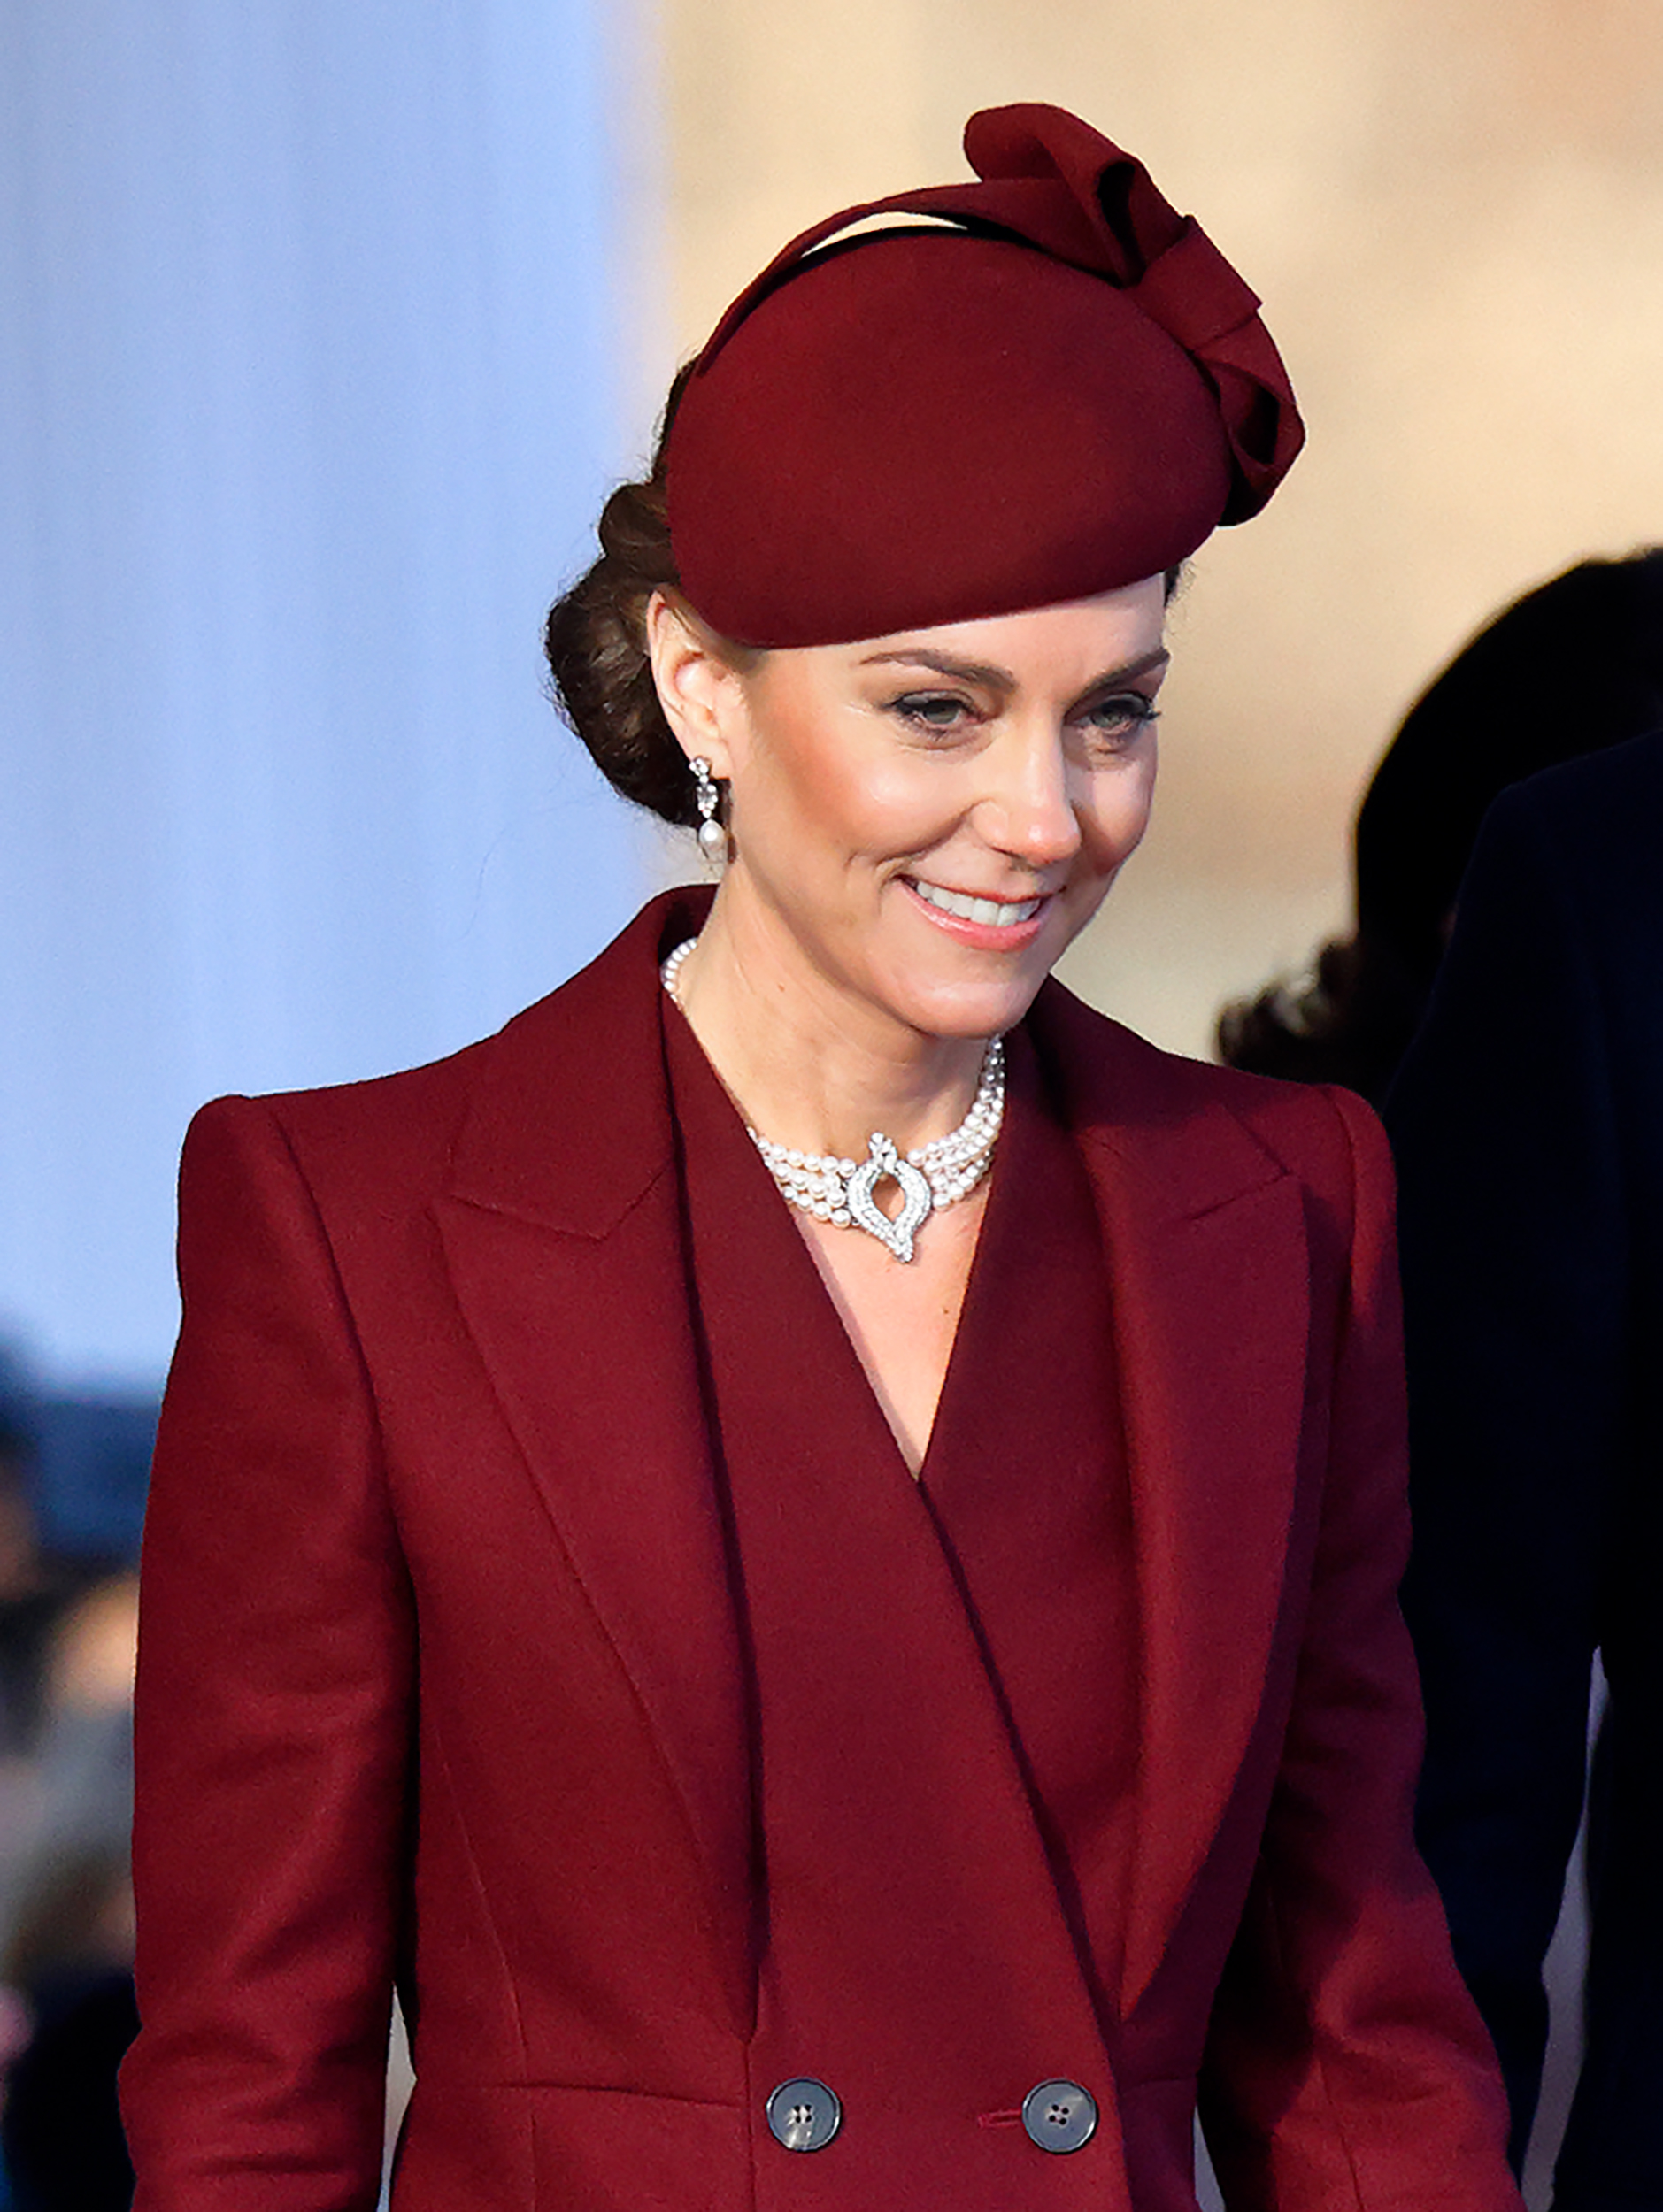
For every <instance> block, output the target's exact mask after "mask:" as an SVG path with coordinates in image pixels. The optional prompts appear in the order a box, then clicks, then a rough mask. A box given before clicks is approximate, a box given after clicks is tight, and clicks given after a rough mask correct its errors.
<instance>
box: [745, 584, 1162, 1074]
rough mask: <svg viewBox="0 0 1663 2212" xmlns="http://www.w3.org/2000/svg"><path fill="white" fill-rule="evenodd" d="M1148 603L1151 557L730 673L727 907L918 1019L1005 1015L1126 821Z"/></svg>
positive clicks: (820, 982)
mask: <svg viewBox="0 0 1663 2212" xmlns="http://www.w3.org/2000/svg"><path fill="white" fill-rule="evenodd" d="M1165 612H1166V588H1165V584H1164V582H1163V580H1162V579H1161V578H1159V577H1158V576H1157V577H1151V578H1149V579H1148V580H1145V581H1144V582H1142V583H1138V584H1133V585H1130V586H1128V587H1127V588H1125V589H1123V590H1120V591H1113V592H1106V593H1105V594H1103V595H1101V596H1099V597H1097V598H1092V599H1083V600H1078V601H1074V602H1073V603H1069V604H1067V605H1063V606H1053V607H1041V608H1036V609H1033V610H1030V611H1027V612H1024V613H1021V614H1013V615H1001V616H996V617H992V618H988V619H985V620H980V621H974V622H960V623H951V624H946V625H943V626H938V627H934V628H928V629H921V630H913V631H907V632H903V633H900V634H897V635H895V636H891V637H883V638H874V639H867V640H864V641H860V642H858V643H856V644H852V645H833V646H813V647H807V648H801V649H788V650H781V651H776V652H771V653H767V654H764V655H762V656H761V657H759V658H758V659H756V660H755V661H753V662H752V663H751V664H750V665H749V666H748V667H746V668H743V669H735V670H730V671H728V672H727V674H726V675H725V676H724V678H723V679H722V680H721V681H720V683H719V684H717V685H715V686H714V687H713V688H712V700H713V705H714V708H715V711H714V715H713V726H714V728H715V730H716V736H715V737H714V738H713V739H712V740H711V741H709V744H708V746H707V749H710V750H711V751H712V757H713V758H714V765H715V769H716V772H717V774H718V775H719V776H723V777H725V778H727V779H728V782H729V810H730V812H729V820H730V827H731V831H732V837H733V850H734V857H733V859H732V861H731V863H730V865H729V868H728V876H727V879H726V881H725V883H724V886H723V889H722V901H723V904H724V906H725V907H726V908H727V910H728V921H729V922H730V923H731V924H734V925H737V926H739V927H741V928H743V930H744V932H745V937H744V941H745V942H746V943H747V944H756V943H758V941H760V942H762V943H764V944H766V946H767V947H768V948H769V949H770V952H771V954H773V955H774V956H777V957H778V959H779V960H780V961H781V962H782V963H783V964H784V967H783V972H784V973H785V974H786V975H788V976H789V974H790V973H791V972H792V970H793V968H794V967H795V969H796V971H797V973H798V974H799V975H800V976H801V978H802V979H803V980H804V981H805V983H807V982H809V981H810V980H811V979H812V987H813V988H814V989H815V991H816V992H817V993H823V992H824V991H825V990H827V989H828V988H829V990H830V992H831V993H832V995H833V996H834V997H835V999H838V1000H843V1001H844V1002H857V1003H858V1005H859V1006H860V1008H861V1009H862V1010H866V1011H869V1012H875V1013H879V1014H881V1015H883V1016H886V1017H888V1018H889V1019H891V1020H893V1021H895V1022H897V1023H899V1024H901V1025H905V1027H906V1028H908V1029H911V1030H912V1031H913V1032H915V1033H922V1034H925V1035H930V1036H936V1037H941V1036H954V1037H982V1036H986V1035H989V1034H990V1033H993V1032H995V1031H998V1030H1004V1029H1008V1028H1009V1027H1010V1026H1011V1025H1012V1024H1013V1023H1014V1022H1017V1021H1019V1020H1020V1018H1021V1017H1022V1015H1023V1014H1024V1013H1025V1012H1026V1011H1027V1009H1028V1003H1029V1002H1030V1001H1031V1000H1032V998H1033V996H1034V994H1035V992H1036V990H1037V989H1038V987H1039V986H1040V983H1041V982H1042V981H1043V979H1044V977H1045V976H1046V974H1047V973H1048V972H1050V970H1051V967H1052V966H1053V965H1054V964H1055V963H1056V961H1057V959H1058V958H1059V956H1060V955H1061V953H1062V952H1063V950H1064V949H1065V948H1066V946H1067V945H1068V944H1069V943H1071V942H1072V941H1073V940H1074V937H1075V936H1077V935H1078V933H1079V932H1080V931H1081V930H1082V928H1083V927H1084V926H1085V925H1086V923H1087V922H1089V920H1090V918H1091V917H1092V916H1093V915H1094V914H1095V913H1096V912H1097V907H1098V905H1099V904H1100V903H1101V902H1102V899H1103V897H1104V895H1105V892H1106V891H1107V890H1108V887H1109V886H1110V885H1111V884H1112V883H1113V880H1114V878H1115V876H1116V874H1117V873H1118V872H1119V871H1120V864H1121V863H1122V862H1123V861H1124V860H1125V859H1126V858H1127V856H1128V855H1129V854H1130V853H1131V852H1132V851H1133V849H1135V847H1136V844H1137V842H1138V841H1139V839H1140V838H1141V837H1142V836H1143V830H1144V827H1145V825H1146V824H1147V822H1148V819H1149V810H1150V800H1151V794H1152V791H1153V788H1154V781H1155V728H1154V723H1155V709H1154V701H1155V696H1156V694H1157V693H1158V691H1159V688H1160V682H1161V678H1162V675H1163V674H1164V672H1165V670H1166V659H1167V656H1166V651H1165V649H1164V647H1163V645H1162V633H1163V628H1164V620H1165ZM718 756H720V757H718ZM757 931H762V932H764V933H765V935H764V937H763V938H762V939H761V940H758V938H757V936H756V934H755V933H756V932H757ZM851 1010H852V1007H851Z"/></svg>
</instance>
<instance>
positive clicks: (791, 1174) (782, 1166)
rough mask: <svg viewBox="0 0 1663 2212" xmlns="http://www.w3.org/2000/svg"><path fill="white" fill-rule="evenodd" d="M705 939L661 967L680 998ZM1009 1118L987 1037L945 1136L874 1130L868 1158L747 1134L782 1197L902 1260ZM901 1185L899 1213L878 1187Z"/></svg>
mask: <svg viewBox="0 0 1663 2212" xmlns="http://www.w3.org/2000/svg"><path fill="white" fill-rule="evenodd" d="M697 942H698V940H697V938H696V937H689V939H688V940H687V941H686V942H685V943H684V944H681V945H678V946H677V947H676V949H675V950H674V952H673V953H672V954H671V955H670V956H669V958H668V959H667V960H666V962H665V964H664V965H663V967H662V968H661V969H660V970H659V974H660V976H661V978H662V979H663V982H664V987H665V989H666V991H667V992H668V993H669V995H670V996H671V997H672V998H673V999H676V1002H677V1003H678V1004H680V1000H679V998H678V997H677V993H676V978H677V977H678V976H679V975H680V973H681V963H682V962H683V961H684V960H685V959H686V958H687V956H688V955H689V952H691V951H692V949H693V948H694V946H695V945H696V944H697ZM1004 1118H1005V1043H1004V1040H1003V1039H1002V1038H999V1037H990V1038H989V1040H988V1048H987V1050H986V1051H985V1052H984V1053H983V1054H982V1075H981V1079H980V1081H979V1082H978V1083H977V1085H976V1094H975V1097H974V1099H973V1100H972V1101H971V1104H970V1111H969V1112H968V1113H967V1114H966V1116H965V1118H964V1119H963V1120H962V1121H961V1122H960V1123H959V1126H958V1128H957V1129H954V1130H951V1131H950V1132H949V1133H948V1134H947V1135H946V1136H944V1137H936V1138H935V1139H934V1141H932V1142H930V1143H928V1144H921V1145H919V1146H918V1147H916V1148H915V1149H913V1150H912V1151H911V1152H906V1153H903V1152H902V1151H900V1149H899V1148H897V1145H896V1144H895V1143H894V1142H893V1141H892V1140H891V1139H890V1138H889V1137H886V1136H885V1135H884V1134H883V1133H882V1130H874V1132H873V1134H872V1138H871V1141H870V1142H869V1144H868V1146H867V1149H866V1158H865V1159H864V1160H862V1161H859V1162H858V1163H857V1162H856V1161H854V1160H845V1159H840V1158H839V1157H838V1156H836V1155H835V1153H829V1152H801V1151H799V1150H798V1149H797V1147H796V1146H795V1145H783V1144H774V1143H773V1142H772V1141H770V1140H769V1139H768V1138H766V1137H764V1136H761V1135H759V1134H758V1132H757V1131H756V1130H754V1129H753V1128H751V1125H750V1124H749V1123H748V1122H747V1124H746V1125H745V1134H746V1135H747V1136H748V1137H749V1138H750V1139H751V1143H752V1144H754V1145H755V1146H756V1148H757V1150H758V1152H759V1153H760V1154H761V1155H762V1158H763V1162H764V1164H765V1165H766V1168H767V1171H768V1172H769V1174H770V1175H772V1176H773V1178H774V1182H775V1184H776V1186H777V1187H778V1188H779V1190H780V1193H781V1196H782V1197H784V1198H785V1199H787V1200H788V1201H789V1203H790V1204H792V1205H793V1206H795V1207H797V1210H799V1212H802V1213H805V1214H809V1215H811V1216H812V1217H813V1218H814V1219H815V1220H816V1221H826V1222H829V1223H830V1224H831V1225H832V1226H833V1227H834V1228H837V1229H864V1230H865V1231H866V1234H867V1235H868V1236H871V1237H876V1239H877V1240H878V1241H879V1243H880V1244H882V1245H884V1246H886V1247H887V1248H888V1249H889V1251H891V1252H892V1253H893V1254H894V1255H895V1256H896V1258H897V1260H910V1259H911V1258H912V1240H913V1238H914V1237H915V1236H916V1235H917V1233H918V1232H919V1230H920V1228H922V1226H923V1225H924V1223H925V1222H926V1221H927V1220H928V1218H929V1216H930V1214H931V1213H932V1212H939V1211H940V1210H941V1209H942V1208H943V1206H951V1205H952V1204H953V1203H954V1202H956V1201H957V1200H959V1199H960V1198H967V1197H968V1196H969V1195H970V1194H971V1192H972V1191H973V1190H974V1189H975V1187H976V1186H977V1184H978V1183H980V1182H981V1181H982V1178H983V1177H984V1176H985V1175H986V1173H987V1171H988V1170H989V1167H991V1165H992V1164H993V1148H994V1146H995V1144H997V1141H998V1135H999V1125H1000V1123H1001V1122H1002V1121H1003V1119H1004ZM886 1176H887V1177H889V1178H891V1179H893V1180H894V1181H895V1182H896V1183H897V1185H898V1186H899V1188H900V1193H901V1209H900V1211H899V1212H898V1213H897V1215H896V1217H895V1218H894V1220H893V1221H891V1220H890V1218H889V1216H888V1215H887V1214H886V1213H885V1212H884V1211H883V1210H882V1208H881V1207H880V1206H878V1204H877V1203H876V1202H875V1201H874V1195H873V1194H874V1190H875V1189H876V1187H877V1186H878V1184H879V1183H881V1182H882V1181H883V1179H885V1177H886Z"/></svg>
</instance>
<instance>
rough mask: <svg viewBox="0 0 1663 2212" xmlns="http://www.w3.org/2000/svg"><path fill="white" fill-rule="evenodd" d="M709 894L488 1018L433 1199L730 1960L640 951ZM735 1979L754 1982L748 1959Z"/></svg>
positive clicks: (659, 1066) (746, 1895) (684, 1359)
mask: <svg viewBox="0 0 1663 2212" xmlns="http://www.w3.org/2000/svg"><path fill="white" fill-rule="evenodd" d="M690 897H691V898H693V899H696V898H697V894H693V895H690ZM701 912H702V910H701V909H699V908H697V906H694V905H692V904H691V903H690V902H689V895H681V896H679V897H678V896H675V895H672V897H670V898H668V899H665V900H658V901H655V902H653V903H652V905H651V906H650V907H648V908H647V909H646V910H645V911H644V912H643V914H642V915H641V916H640V917H639V918H637V919H636V921H635V922H634V923H633V924H632V925H631V926H630V927H629V928H628V929H627V931H626V932H625V933H624V935H623V936H622V937H621V938H620V939H619V940H618V941H617V942H616V943H615V944H614V945H613V946H612V948H611V949H609V950H608V951H607V952H605V953H604V954H603V955H602V956H601V957H600V959H599V960H598V961H597V962H596V963H595V964H593V965H592V966H591V967H589V968H588V969H585V970H584V971H583V972H582V973H581V975H579V976H577V977H575V978H574V979H573V980H572V982H570V983H569V984H567V985H566V987H564V989H562V990H560V991H558V992H556V993H555V994H554V995H553V996H552V997H551V998H549V999H545V1000H543V1002H541V1003H540V1004H539V1005H537V1006H535V1007H533V1008H532V1009H530V1010H529V1011H528V1012H527V1013H526V1014H524V1015H521V1016H520V1018H519V1019H518V1020H516V1021H515V1022H512V1023H511V1024H510V1025H508V1027H507V1028H506V1029H505V1030H504V1031H503V1032H502V1033H500V1035H499V1036H497V1038H495V1039H493V1040H492V1041H491V1042H490V1044H489V1046H488V1047H487V1048H486V1051H485V1056H484V1067H483V1071H482V1074H481V1079H480V1081H479V1083H478V1085H477V1087H476V1088H475V1092H474V1094H473V1102H472V1107H471V1111H470V1116H469V1118H468V1120H467V1122H466V1124H465V1125H464V1127H463V1129H462V1131H461V1133H460V1135H459V1138H458V1146H457V1151H456V1157H455V1164H454V1171H453V1177H452V1182H451V1188H450V1192H449V1194H447V1195H446V1196H444V1197H443V1198H442V1199H441V1200H440V1201H439V1202H438V1207H437V1211H438V1216H439V1228H440V1234H441V1237H442V1239H443V1246H444V1250H445V1255H446V1259H447V1263H448V1264H449V1267H450V1275H451V1280H452V1285H453V1287H454V1289H455V1292H456V1295H457V1299H458V1303H459V1305H460V1307H461V1310H462V1312H463V1315H464V1317H465V1319H466V1324H467V1326H468V1329H469V1332H470V1333H471V1334H472V1336H473V1340H474V1343H475V1345H476V1346H477V1348H478V1350H479V1353H480V1356H481V1360H482V1362H483V1364H484V1366H485V1369H486V1371H487V1374H488V1375H489V1379H490V1382H491V1384H492V1386H493V1388H494V1389H495V1391H496V1393H497V1398H498V1401H499V1402H500V1404H501V1406H502V1409H503V1411H504V1415H505V1417H506V1418H507V1421H508V1424H509V1425H510V1427H511V1429H512V1432H513V1434H514V1437H515V1440H516V1441H517V1442H518V1444H519V1446H520V1451H521V1452H522V1454H523V1455H524V1457H525V1460H526V1463H527V1467H528V1468H529V1470H530V1472H531V1475H532V1477H533V1479H535V1483H536V1485H537V1486H538V1489H539V1491H540V1493H541V1494H542V1497H543V1503H544V1505H545V1507H546V1509H547V1510H548V1514H549V1518H550V1522H551V1523H552V1525H553V1527H554V1530H555V1532H556V1534H557V1536H558V1540H559V1542H560V1544H561V1546H562V1547H563V1548H564V1550H565V1552H566V1556H567V1559H568V1560H569V1562H570V1564H571V1568H572V1571H573V1573H574V1576H575V1578H576V1579H577V1581H578V1583H579V1584H580V1586H581V1589H582V1591H583V1594H584V1595H585V1597H586V1599H587V1600H588V1601H589V1604H590V1605H591V1606H592V1608H593V1609H594V1611H595V1613H596V1614H597V1617H598V1618H599V1621H600V1623H601V1624H602V1626H603V1628H604V1631H605V1632H606V1634H607V1635H608V1636H609V1638H610V1639H611V1640H612V1644H613V1646H614V1647H615V1649H616V1650H617V1652H618V1655H619V1657H620V1661H621V1663H622V1665H623V1667H624V1670H625V1671H626V1673H627V1677H628V1679H629V1683H630V1685H631V1687H632V1689H633V1691H634V1693H635V1695H636V1696H637V1697H638V1698H639V1700H640V1701H641V1704H642V1706H643V1709H644V1711H645V1712H646V1715H647V1717H648V1719H649V1722H650V1724H651V1726H652V1728H653V1731H654V1733H655V1735H656V1737H657V1740H658V1745H659V1747H660V1750H661V1752H662V1755H663V1756H664V1759H665V1762H666V1765H667V1767H668V1769H669V1770H670V1774H671V1777H672V1779H673V1782H674V1786H675V1790H676V1793H677V1795H678V1797H679V1799H680V1801H681V1805H682V1807H683V1809H684V1811H685V1813H686V1816H687V1820H688V1824H689V1829H690V1831H691V1834H692V1838H693V1840H694V1843H695V1846H696V1848H697V1851H698V1852H699V1853H700V1854H701V1855H702V1856H703V1858H704V1861H705V1863H706V1864H707V1866H708V1869H709V1870H710V1872H711V1875H712V1881H713V1895H714V1897H715V1900H716V1915H717V1919H718V1922H719V1924H720V1925H719V1930H718V1932H719V1935H720V1937H721V1938H722V1939H723V1940H722V1941H721V1944H720V1948H721V1951H722V1955H723V1957H724V1959H725V1960H726V1961H727V1962H728V1963H729V1966H730V1969H731V1970H735V1974H736V1975H743V1962H744V1958H745V1939H746V1932H747V1925H748V1917H747V1916H748V1913H749V1909H750V1907H749V1899H750V1867H749V1853H750V1798H751V1793H750V1788H749V1779H748V1775H747V1770H746V1750H745V1734H744V1709H743V1686H742V1679H741V1670H740V1661H739V1647H738V1641H737V1635H736V1631H735V1620H734V1615H733V1601H732V1594H731V1591H730V1587H729V1582H728V1567H727V1558H726V1548H725V1542H726V1540H725V1536H724V1532H723V1525H722V1519H721V1514H720V1506H719V1502H718V1499H717V1495H716V1489H715V1484H714V1479H713V1475H712V1467H711V1463H710V1454H709V1448H708V1443H707V1440H706V1438H707V1431H706V1419H705V1409H704V1402H703V1397H702V1386H701V1382H700V1378H699V1373H698V1367H697V1359H696V1355H695V1350H694V1345H693V1341H692V1336H691V1332H690V1328H689V1320H688V1293H687V1282H686V1275H685V1256H684V1250H683V1235H682V1226H681V1209H680V1200H679V1188H678V1178H677V1175H676V1170H675V1148H674V1135H673V1131H672V1126H671V1121H670V1115H669V1110H668V1102H667V1097H666V1085H665V1076H664V1067H663V1056H662V1043H661V1032H660V1028H659V1013H658V997H657V993H658V983H657V978H656V972H655V971H656V965H657V962H658V957H659V952H660V948H661V946H662V945H664V944H666V943H671V942H675V941H679V939H680V937H681V936H683V935H687V934H689V933H692V932H693V931H694V930H696V929H697V926H698V922H699V919H700V917H701ZM735 2001H736V2003H737V2004H739V2005H740V2006H741V2007H742V2008H743V2006H745V2005H747V2004H748V2003H749V1997H748V1995H747V1994H746V1993H745V1985H744V1983H743V1980H742V1979H738V1978H736V1979H735Z"/></svg>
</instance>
